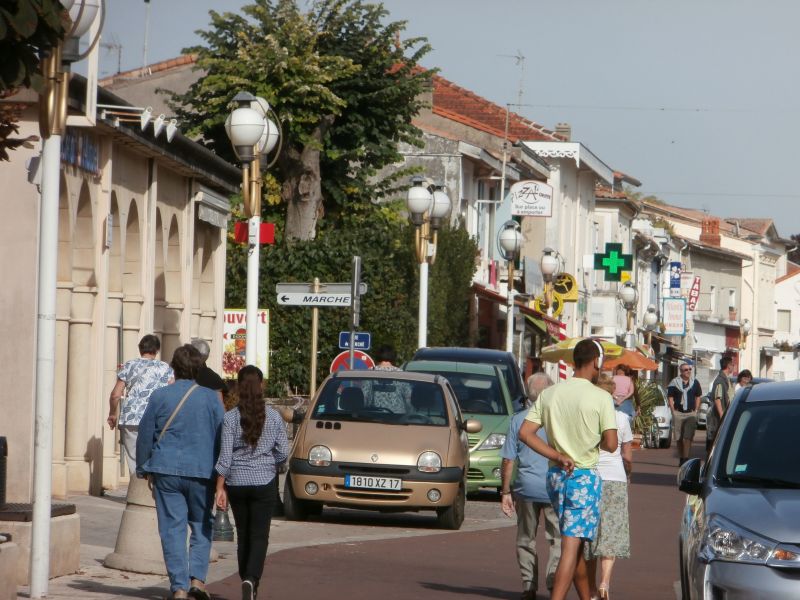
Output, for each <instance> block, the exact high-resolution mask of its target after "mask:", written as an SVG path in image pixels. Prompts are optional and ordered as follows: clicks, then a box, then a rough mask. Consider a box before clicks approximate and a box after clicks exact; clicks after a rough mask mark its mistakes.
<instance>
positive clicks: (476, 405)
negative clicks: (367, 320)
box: [404, 360, 514, 492]
mask: <svg viewBox="0 0 800 600" xmlns="http://www.w3.org/2000/svg"><path fill="white" fill-rule="evenodd" d="M404 368H405V369H406V370H408V371H421V372H424V373H435V374H437V375H443V376H444V377H446V378H447V379H448V381H449V382H450V384H451V385H452V387H453V390H454V391H455V394H456V398H457V399H458V403H459V405H460V407H461V412H462V413H463V414H464V416H465V417H467V418H469V419H474V420H476V421H479V422H480V423H481V426H482V429H481V431H480V433H473V434H471V435H469V436H468V438H469V448H470V463H469V472H468V475H467V492H475V491H477V490H478V489H479V488H482V487H491V488H496V489H497V490H498V491H499V490H500V486H501V485H502V479H501V473H500V465H501V464H502V458H501V457H500V449H501V448H502V447H503V444H504V443H505V441H506V433H507V432H508V426H509V424H510V422H511V416H512V415H513V414H514V407H513V405H512V402H511V395H510V394H509V392H508V387H507V386H506V379H505V377H504V376H503V372H502V370H501V368H500V366H499V365H484V364H476V363H468V362H454V361H443V360H441V361H440V360H413V361H411V362H409V363H407V364H406V365H405V367H404Z"/></svg>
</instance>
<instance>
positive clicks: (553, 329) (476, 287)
mask: <svg viewBox="0 0 800 600" xmlns="http://www.w3.org/2000/svg"><path fill="white" fill-rule="evenodd" d="M472 291H473V292H474V293H475V295H476V296H478V297H479V298H483V299H484V300H489V301H490V302H496V303H497V304H502V305H504V306H505V304H507V302H508V299H507V298H506V297H505V296H504V295H503V294H501V293H500V292H498V291H496V290H493V289H491V288H487V287H486V286H484V285H481V284H480V283H473V284H472ZM514 306H515V307H516V308H517V310H519V312H520V313H521V314H523V315H525V317H528V318H530V320H531V324H533V325H534V326H535V327H537V328H539V329H541V330H542V331H543V332H546V333H547V334H548V335H550V336H551V337H553V338H555V339H558V334H559V331H560V330H561V327H560V323H559V321H558V320H557V319H554V318H553V317H548V316H547V315H545V314H542V313H540V312H539V311H538V310H535V309H533V308H531V307H530V306H528V305H527V304H524V303H523V302H520V301H519V300H516V301H515V303H514Z"/></svg>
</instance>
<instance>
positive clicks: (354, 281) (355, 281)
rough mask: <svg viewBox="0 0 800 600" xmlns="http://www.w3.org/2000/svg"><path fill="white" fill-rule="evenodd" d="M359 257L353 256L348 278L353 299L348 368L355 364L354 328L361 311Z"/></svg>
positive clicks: (356, 325)
mask: <svg viewBox="0 0 800 600" xmlns="http://www.w3.org/2000/svg"><path fill="white" fill-rule="evenodd" d="M360 290H361V257H360V256H354V257H353V276H352V277H351V278H350V297H351V298H352V299H353V300H352V304H351V307H350V308H351V317H352V318H351V319H350V369H352V368H353V366H354V365H355V357H354V354H353V352H354V350H355V346H356V328H358V324H359V321H360V312H361V294H360Z"/></svg>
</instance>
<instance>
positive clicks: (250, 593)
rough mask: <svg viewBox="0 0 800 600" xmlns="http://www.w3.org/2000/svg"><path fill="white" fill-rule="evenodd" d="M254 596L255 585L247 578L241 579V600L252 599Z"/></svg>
mask: <svg viewBox="0 0 800 600" xmlns="http://www.w3.org/2000/svg"><path fill="white" fill-rule="evenodd" d="M254 598H255V587H254V586H253V582H252V581H250V580H249V579H245V580H244V581H242V600H253V599H254Z"/></svg>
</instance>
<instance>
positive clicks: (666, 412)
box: [653, 385, 672, 448]
mask: <svg viewBox="0 0 800 600" xmlns="http://www.w3.org/2000/svg"><path fill="white" fill-rule="evenodd" d="M657 387H658V394H659V398H660V400H659V402H658V404H656V406H654V407H653V418H654V419H655V422H656V425H658V447H659V448H669V447H670V446H671V445H672V411H671V410H670V409H669V402H667V394H666V392H664V388H662V387H661V386H660V385H659V386H657Z"/></svg>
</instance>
